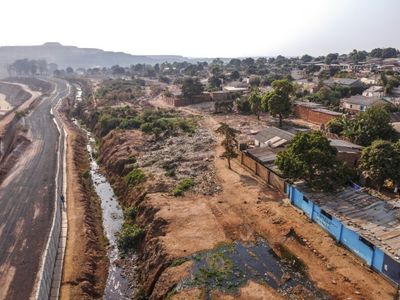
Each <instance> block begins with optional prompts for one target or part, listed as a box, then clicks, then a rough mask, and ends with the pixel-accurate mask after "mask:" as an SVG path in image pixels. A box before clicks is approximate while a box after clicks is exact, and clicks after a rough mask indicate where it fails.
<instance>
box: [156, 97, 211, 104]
mask: <svg viewBox="0 0 400 300" xmlns="http://www.w3.org/2000/svg"><path fill="white" fill-rule="evenodd" d="M162 99H163V101H164V102H166V103H167V104H169V105H172V106H175V107H178V106H186V105H191V104H196V103H202V102H208V101H211V96H210V95H209V94H202V95H196V96H191V97H183V96H181V95H174V96H171V97H166V96H163V98H162Z"/></svg>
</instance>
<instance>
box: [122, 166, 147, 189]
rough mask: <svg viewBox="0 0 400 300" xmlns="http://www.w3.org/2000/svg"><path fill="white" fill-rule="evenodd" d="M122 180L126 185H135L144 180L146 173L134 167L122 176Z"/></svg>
mask: <svg viewBox="0 0 400 300" xmlns="http://www.w3.org/2000/svg"><path fill="white" fill-rule="evenodd" d="M124 180H125V182H126V183H127V184H128V185H131V186H135V185H138V184H139V183H142V182H144V181H145V180H146V175H145V174H144V172H143V170H142V169H134V170H132V171H131V172H129V173H128V174H127V175H126V176H125V177H124Z"/></svg>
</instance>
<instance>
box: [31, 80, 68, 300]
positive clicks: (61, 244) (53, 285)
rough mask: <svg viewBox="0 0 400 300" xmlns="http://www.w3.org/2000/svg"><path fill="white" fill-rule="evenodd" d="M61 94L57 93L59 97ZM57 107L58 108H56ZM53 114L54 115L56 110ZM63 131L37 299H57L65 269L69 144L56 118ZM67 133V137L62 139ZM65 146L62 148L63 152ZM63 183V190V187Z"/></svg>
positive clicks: (59, 130)
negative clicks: (52, 210) (67, 146)
mask: <svg viewBox="0 0 400 300" xmlns="http://www.w3.org/2000/svg"><path fill="white" fill-rule="evenodd" d="M69 93H70V86H69V85H68V94H69ZM58 95H59V94H56V96H55V97H57V96H58ZM56 109H57V108H56ZM50 113H51V114H52V115H53V116H54V113H53V110H51V111H50ZM53 121H54V123H55V124H56V126H57V129H58V132H59V134H60V139H59V145H58V149H59V151H58V152H57V171H56V179H55V206H54V214H53V221H52V226H51V229H50V233H49V238H48V241H47V245H46V249H45V252H44V254H43V257H42V262H41V268H40V271H39V274H40V275H39V281H38V283H37V290H36V295H35V299H38V300H47V299H52V300H55V299H58V297H59V292H60V286H61V277H62V269H63V262H64V254H65V246H66V242H67V231H68V222H67V200H66V197H65V195H66V191H67V182H66V181H67V174H66V161H67V158H66V145H67V142H66V141H67V136H68V134H67V132H66V131H65V130H63V132H61V129H60V126H59V125H58V123H57V120H56V118H54V119H53ZM62 136H64V138H62ZM61 149H62V151H61ZM61 155H62V172H63V174H62V177H61V178H62V181H60V174H59V173H60V156H61ZM60 186H61V189H60ZM61 194H62V195H64V197H65V200H64V201H63V202H62V201H61V200H60V195H61Z"/></svg>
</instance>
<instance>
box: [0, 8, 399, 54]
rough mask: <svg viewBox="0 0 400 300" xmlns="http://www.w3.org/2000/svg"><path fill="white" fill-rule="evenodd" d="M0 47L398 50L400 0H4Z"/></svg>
mask: <svg viewBox="0 0 400 300" xmlns="http://www.w3.org/2000/svg"><path fill="white" fill-rule="evenodd" d="M1 7H2V11H3V14H2V17H1V19H0V24H1V27H2V28H3V30H2V34H1V36H0V46H7V45H38V44H43V43H45V42H60V43H62V44H64V45H75V46H79V47H90V48H92V47H93V48H101V49H104V50H111V51H123V52H127V53H130V54H146V55H151V54H163V55H167V54H176V55H184V56H188V57H241V56H269V55H278V54H282V55H293V56H297V55H302V54H305V53H308V54H311V55H323V54H327V53H330V52H339V53H348V52H350V51H351V50H352V49H354V48H356V49H361V50H371V49H373V48H376V47H389V46H392V47H396V48H400V36H399V34H398V29H399V28H400V18H398V12H399V11H400V1H399V0H379V1H377V0H302V1H293V0H279V1H278V0H274V1H272V0H267V1H261V0H260V1H258V0H250V1H246V2H243V1H236V0H234V1H228V0H219V1H215V0H214V1H212V0H202V1H196V2H195V1H190V3H189V1H182V0H181V1H180V0H169V1H165V0H164V1H163V0H147V1H124V0H115V1H104V0H97V1H94V0H85V1H82V0H81V1H78V0H69V1H66V0H59V1H54V0H53V1H51V0H36V1H31V0H12V1H11V0H7V1H3V2H2V4H1Z"/></svg>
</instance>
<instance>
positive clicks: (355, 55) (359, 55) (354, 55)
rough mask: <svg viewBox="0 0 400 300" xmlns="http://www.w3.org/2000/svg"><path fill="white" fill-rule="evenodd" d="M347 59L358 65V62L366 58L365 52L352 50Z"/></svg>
mask: <svg viewBox="0 0 400 300" xmlns="http://www.w3.org/2000/svg"><path fill="white" fill-rule="evenodd" d="M349 58H350V59H351V60H352V61H353V62H354V63H358V62H360V61H364V60H365V59H366V58H367V52H365V51H357V50H356V49H354V50H353V51H352V52H351V53H350V54H349Z"/></svg>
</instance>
